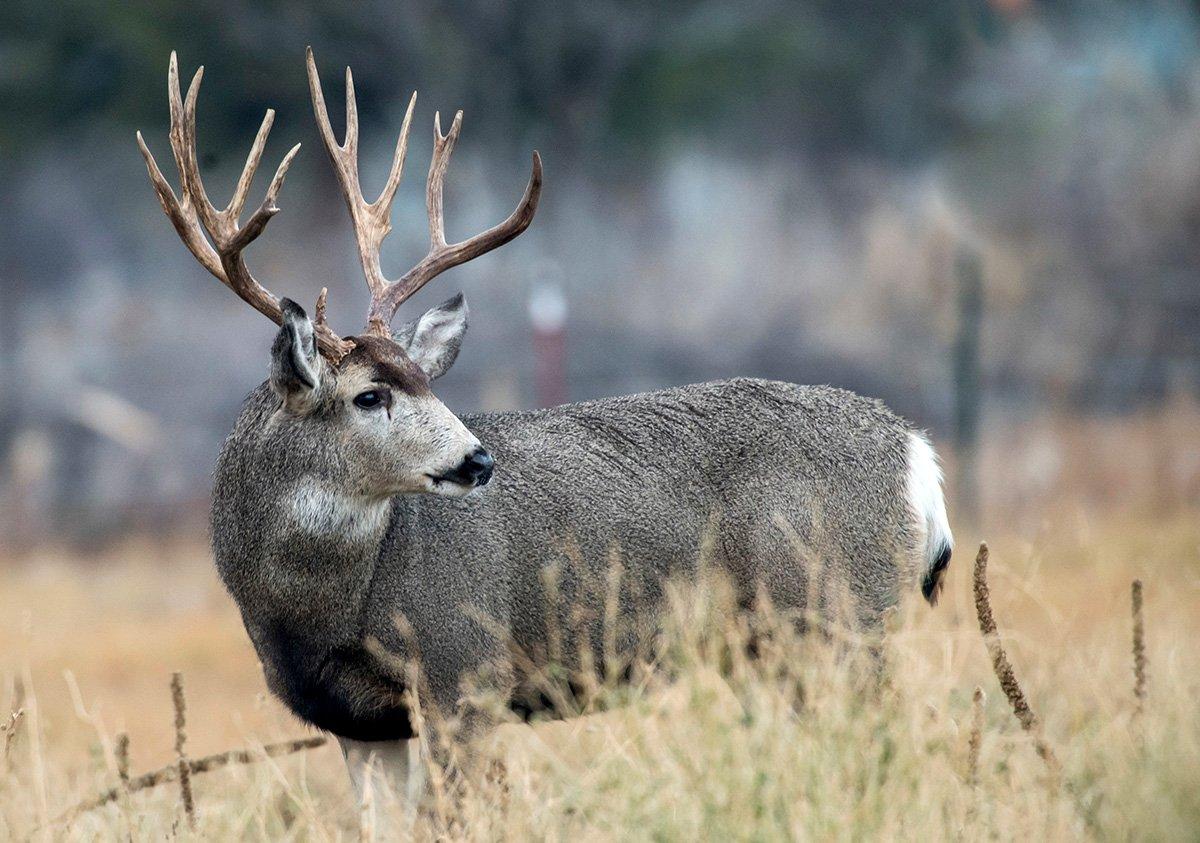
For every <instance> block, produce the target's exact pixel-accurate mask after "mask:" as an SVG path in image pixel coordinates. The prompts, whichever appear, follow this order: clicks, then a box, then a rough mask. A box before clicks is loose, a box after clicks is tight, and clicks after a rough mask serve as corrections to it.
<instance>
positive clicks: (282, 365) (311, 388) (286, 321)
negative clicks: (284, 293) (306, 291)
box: [271, 298, 323, 410]
mask: <svg viewBox="0 0 1200 843" xmlns="http://www.w3.org/2000/svg"><path fill="white" fill-rule="evenodd" d="M279 307H280V309H281V310H282V311H283V324H282V325H281V326H280V327H279V333H278V334H276V335H275V344H274V345H272V346H271V386H272V387H274V389H275V392H276V393H278V394H279V397H280V398H282V399H283V401H284V403H285V404H286V405H287V406H288V408H289V409H295V410H300V409H303V408H304V407H305V406H306V405H307V404H308V402H309V400H310V399H311V398H312V397H313V396H314V395H315V394H316V392H317V388H318V387H319V386H320V385H321V374H322V369H323V362H322V360H321V355H320V354H318V353H317V337H316V334H315V333H314V332H313V324H312V321H311V320H310V319H309V318H308V314H307V313H305V312H304V308H302V307H301V306H300V305H298V304H296V303H295V302H294V301H292V300H291V299H287V298H285V299H280V301H279Z"/></svg>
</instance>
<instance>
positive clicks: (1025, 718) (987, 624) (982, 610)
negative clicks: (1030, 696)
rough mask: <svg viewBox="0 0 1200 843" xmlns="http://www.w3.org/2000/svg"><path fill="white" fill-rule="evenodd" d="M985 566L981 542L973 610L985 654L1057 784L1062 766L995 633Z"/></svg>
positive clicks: (985, 556) (984, 547) (984, 544)
mask: <svg viewBox="0 0 1200 843" xmlns="http://www.w3.org/2000/svg"><path fill="white" fill-rule="evenodd" d="M987 563H988V546H987V543H986V542H983V543H980V545H979V553H978V555H977V556H976V557H975V611H976V613H977V614H978V615H979V631H980V632H982V633H983V641H984V643H985V644H986V645H987V649H988V654H989V655H990V656H991V657H992V669H993V670H994V671H995V673H996V678H997V679H998V680H999V681H1000V688H1001V689H1002V690H1003V691H1004V696H1006V697H1008V702H1009V705H1011V706H1012V710H1013V714H1015V715H1016V717H1017V720H1018V721H1020V723H1021V728H1022V729H1024V730H1025V731H1026V732H1028V733H1029V734H1030V735H1032V736H1033V745H1034V748H1035V749H1036V750H1037V754H1038V755H1039V756H1041V758H1042V760H1043V761H1045V762H1046V766H1047V767H1048V768H1049V769H1050V774H1051V777H1052V778H1053V779H1054V781H1055V782H1057V780H1058V775H1059V773H1060V771H1061V770H1062V765H1061V764H1059V762H1058V756H1056V755H1055V754H1054V750H1053V749H1051V748H1050V745H1049V744H1048V743H1046V740H1045V738H1043V737H1042V730H1041V725H1040V724H1039V722H1038V719H1037V715H1035V714H1034V713H1033V709H1032V708H1030V707H1029V701H1028V700H1027V699H1026V698H1025V692H1024V691H1022V690H1021V684H1020V683H1019V682H1018V681H1017V676H1016V674H1015V673H1013V669H1012V663H1011V662H1009V660H1008V654H1007V653H1005V652H1004V645H1003V644H1002V643H1001V641H1000V635H999V633H997V631H996V619H995V617H994V616H993V614H992V597H991V592H990V591H989V590H988V582H987Z"/></svg>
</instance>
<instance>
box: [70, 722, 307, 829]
mask: <svg viewBox="0 0 1200 843" xmlns="http://www.w3.org/2000/svg"><path fill="white" fill-rule="evenodd" d="M326 742H327V741H326V738H324V737H320V736H316V737H311V738H301V739H300V740H294V741H282V742H280V743H273V744H268V745H266V746H264V747H262V748H261V749H231V750H229V751H228V752H218V753H217V754H216V755H206V756H205V757H204V758H189V759H188V760H187V768H188V774H189V776H195V775H198V774H199V773H211V772H212V771H213V770H219V769H221V768H222V767H231V766H237V765H241V764H254V763H256V762H258V761H262V760H263V759H265V758H278V757H280V756H283V755H292V754H293V753H296V752H304V751H305V750H309V749H317V748H318V747H322V746H324V745H325V744H326ZM178 780H179V764H178V763H173V764H168V765H167V766H166V767H161V768H159V769H157V770H154V771H152V772H149V773H143V774H142V775H140V776H138V777H137V778H131V779H130V780H129V784H128V785H127V786H124V785H123V786H122V787H113V788H109V789H108V790H106V791H104V792H102V793H101V794H100V795H99V796H97V797H96V798H94V799H90V800H88V801H86V802H81V803H80V804H78V805H76V806H75V807H74V808H72V809H71V810H70V811H67V812H66V813H64V814H63V815H62V816H60V817H59V818H58V822H64V821H66V820H69V819H71V818H73V817H76V816H79V815H80V814H83V813H86V812H88V811H92V810H95V809H96V808H101V807H103V806H105V805H107V804H108V803H110V802H115V801H116V800H117V799H118V798H119V797H120V795H121V793H122V790H126V789H127V790H128V792H129V793H136V792H137V791H139V790H145V789H147V788H150V787H157V786H158V785H160V784H169V783H170V782H174V781H178Z"/></svg>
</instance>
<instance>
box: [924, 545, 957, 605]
mask: <svg viewBox="0 0 1200 843" xmlns="http://www.w3.org/2000/svg"><path fill="white" fill-rule="evenodd" d="M949 567H950V545H948V544H943V545H942V549H941V551H940V552H939V553H938V555H937V559H935V560H934V562H933V564H932V565H930V566H929V570H928V571H926V572H925V579H924V580H922V581H921V593H922V594H924V595H925V599H926V600H928V601H929V605H930V606H936V605H937V602H938V596H939V595H941V593H942V584H943V583H942V581H943V580H944V579H945V578H946V569H947V568H949Z"/></svg>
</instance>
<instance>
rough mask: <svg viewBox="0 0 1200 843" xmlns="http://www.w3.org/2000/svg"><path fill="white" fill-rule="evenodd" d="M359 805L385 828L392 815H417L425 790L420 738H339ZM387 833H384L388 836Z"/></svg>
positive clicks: (375, 822) (409, 820) (409, 816)
mask: <svg viewBox="0 0 1200 843" xmlns="http://www.w3.org/2000/svg"><path fill="white" fill-rule="evenodd" d="M338 743H339V744H341V747H342V755H343V756H345V759H346V770H347V772H349V773H350V781H351V783H352V784H353V785H354V792H355V794H356V795H357V796H358V801H359V805H361V806H362V808H363V810H364V811H368V812H370V813H371V814H372V817H371V821H372V824H373V826H374V827H375V828H376V829H379V830H386V827H387V825H388V823H387V821H386V820H387V818H388V816H389V815H397V816H403V817H404V818H405V820H406V821H407V822H408V823H410V824H411V823H412V821H413V820H414V819H415V818H416V814H417V806H418V805H419V803H420V801H421V798H422V796H424V793H425V765H424V763H423V762H422V759H421V749H420V743H421V742H420V741H419V740H418V739H416V738H412V739H410V740H406V741H355V740H350V739H349V738H338ZM387 836H388V835H386V834H385V835H384V837H385V839H386V837H387Z"/></svg>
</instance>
